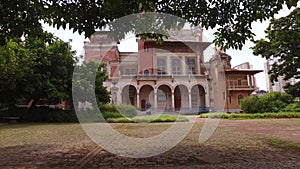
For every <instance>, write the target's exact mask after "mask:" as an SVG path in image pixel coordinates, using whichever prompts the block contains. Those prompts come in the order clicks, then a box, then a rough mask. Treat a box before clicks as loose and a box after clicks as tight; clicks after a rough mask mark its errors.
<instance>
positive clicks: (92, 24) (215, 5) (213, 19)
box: [0, 0, 298, 49]
mask: <svg viewBox="0 0 300 169" xmlns="http://www.w3.org/2000/svg"><path fill="white" fill-rule="evenodd" d="M297 2H298V0H274V1H267V0H252V1H244V0H231V1H220V0H188V1H182V0H173V1H170V0H160V1H152V0H150V1H144V0H115V1H87V0H83V1H81V0H80V1H78V0H30V1H23V0H14V1H9V2H8V0H6V1H1V2H0V14H1V16H4V17H3V19H1V21H0V28H1V31H0V39H1V40H2V42H1V43H2V44H3V43H4V39H5V37H6V36H10V35H11V36H24V35H25V36H26V35H31V36H33V35H34V34H35V32H38V31H40V25H41V24H40V20H44V21H46V22H47V23H49V24H50V25H53V26H55V27H57V28H60V27H63V28H64V29H65V28H66V27H67V26H69V28H72V29H73V30H74V31H78V32H79V33H83V32H84V33H85V36H86V37H89V36H90V35H92V34H93V33H94V32H95V29H101V28H103V26H105V25H107V24H108V23H110V22H113V21H115V20H116V19H118V18H120V17H123V16H127V15H131V14H136V13H141V12H156V13H168V14H172V15H175V16H178V17H180V18H183V19H184V20H186V21H188V22H190V23H191V24H193V25H200V26H202V27H204V28H217V32H216V33H215V40H214V42H215V43H216V45H218V46H220V47H221V48H223V49H227V48H234V49H241V48H242V46H243V44H244V43H245V41H246V40H248V39H252V37H253V35H254V34H253V32H251V28H252V27H251V24H252V23H253V22H255V21H263V20H266V19H269V18H271V17H273V16H274V14H276V13H277V12H278V11H279V10H280V9H282V8H283V5H284V4H286V5H287V6H288V8H291V7H293V6H296V5H297ZM137 23H138V22H137ZM175 24H181V26H182V24H183V23H182V22H179V23H175ZM164 25H165V26H164V28H165V29H169V28H171V27H172V26H174V22H165V23H164ZM177 26H178V25H177ZM130 31H134V30H132V29H130V28H129V29H123V31H122V32H119V33H120V35H119V36H118V37H119V38H122V37H124V36H125V34H126V33H127V32H130ZM140 36H142V37H152V38H161V37H162V36H161V35H157V36H156V35H152V34H145V35H143V34H141V35H140Z"/></svg>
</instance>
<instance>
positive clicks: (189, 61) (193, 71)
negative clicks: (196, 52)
mask: <svg viewBox="0 0 300 169" xmlns="http://www.w3.org/2000/svg"><path fill="white" fill-rule="evenodd" d="M187 65H188V72H189V73H191V74H196V62H195V59H193V58H189V59H187Z"/></svg>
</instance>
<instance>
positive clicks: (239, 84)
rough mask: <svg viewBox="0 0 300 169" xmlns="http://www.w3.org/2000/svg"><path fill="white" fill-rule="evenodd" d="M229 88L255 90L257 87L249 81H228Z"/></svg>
mask: <svg viewBox="0 0 300 169" xmlns="http://www.w3.org/2000/svg"><path fill="white" fill-rule="evenodd" d="M227 88H228V90H254V89H255V86H254V85H250V84H248V81H247V80H241V81H238V80H228V81H227Z"/></svg>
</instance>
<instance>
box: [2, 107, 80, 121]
mask: <svg viewBox="0 0 300 169" xmlns="http://www.w3.org/2000/svg"><path fill="white" fill-rule="evenodd" d="M3 117H20V120H19V121H20V122H78V119H77V116H76V113H75V112H74V111H72V110H60V109H49V108H34V109H32V110H30V111H28V109H27V108H17V107H16V108H10V109H8V110H5V111H1V112H0V118H1V121H3Z"/></svg>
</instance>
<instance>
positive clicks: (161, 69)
mask: <svg viewBox="0 0 300 169" xmlns="http://www.w3.org/2000/svg"><path fill="white" fill-rule="evenodd" d="M157 74H158V75H163V74H166V60H165V59H157Z"/></svg>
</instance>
